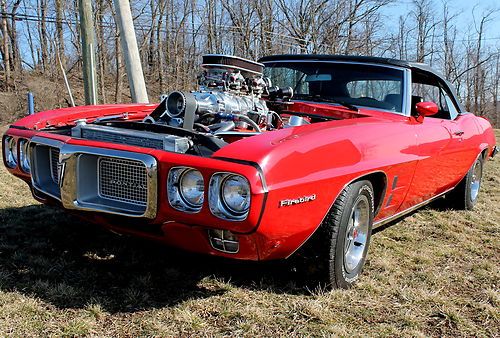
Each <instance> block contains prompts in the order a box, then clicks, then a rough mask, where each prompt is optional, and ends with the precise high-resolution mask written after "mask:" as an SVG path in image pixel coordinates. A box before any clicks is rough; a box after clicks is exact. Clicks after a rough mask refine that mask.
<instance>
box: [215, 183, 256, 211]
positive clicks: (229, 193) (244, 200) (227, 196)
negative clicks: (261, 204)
mask: <svg viewBox="0 0 500 338" xmlns="http://www.w3.org/2000/svg"><path fill="white" fill-rule="evenodd" d="M221 190H222V201H223V202H224V204H225V206H226V207H227V208H228V209H229V211H232V212H234V213H235V214H242V213H245V212H247V211H248V209H249V208H250V185H249V184H248V181H247V180H246V178H244V177H242V176H239V175H230V176H228V177H227V178H226V179H225V180H224V182H223V183H222V187H221Z"/></svg>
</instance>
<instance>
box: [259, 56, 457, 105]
mask: <svg viewBox="0 0 500 338" xmlns="http://www.w3.org/2000/svg"><path fill="white" fill-rule="evenodd" d="M274 61H343V62H359V63H372V64H380V65H388V66H396V67H402V68H408V69H412V70H417V71H419V72H421V73H424V74H425V73H427V74H432V75H434V76H436V77H437V78H439V79H440V80H441V81H442V82H444V83H445V84H446V85H447V86H448V87H449V88H450V90H451V92H452V94H453V96H454V97H455V101H456V103H457V104H458V106H459V107H460V110H461V111H464V108H463V106H462V105H461V104H460V102H459V100H458V97H457V94H456V90H455V87H454V86H453V85H452V84H451V83H450V82H449V81H448V80H447V79H446V78H445V77H444V76H443V75H442V74H440V73H439V72H437V71H435V70H434V69H432V68H431V67H429V66H428V65H426V64H425V63H420V62H411V61H405V60H398V59H391V58H381V57H375V56H360V55H330V54H281V55H269V56H264V57H262V58H260V59H259V62H260V63H264V64H266V63H272V62H274Z"/></svg>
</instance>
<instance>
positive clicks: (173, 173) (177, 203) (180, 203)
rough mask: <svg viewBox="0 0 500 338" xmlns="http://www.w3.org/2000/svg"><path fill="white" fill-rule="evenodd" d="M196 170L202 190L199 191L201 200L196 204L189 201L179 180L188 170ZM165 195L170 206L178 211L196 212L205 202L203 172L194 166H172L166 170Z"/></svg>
mask: <svg viewBox="0 0 500 338" xmlns="http://www.w3.org/2000/svg"><path fill="white" fill-rule="evenodd" d="M193 171H194V172H197V173H198V174H199V177H200V178H201V180H202V182H203V191H202V193H201V201H200V202H199V203H198V204H196V203H192V202H191V201H189V199H188V198H186V196H185V195H184V193H183V192H182V189H181V181H182V179H183V178H184V177H185V175H186V174H187V173H189V172H193ZM167 197H168V202H169V204H170V206H171V207H172V208H174V209H175V210H178V211H184V212H188V213H198V212H200V211H201V209H202V207H203V203H204V202H205V178H204V177H203V174H202V173H201V172H200V171H199V170H198V169H196V168H192V167H185V166H182V167H172V168H170V170H169V172H168V178H167Z"/></svg>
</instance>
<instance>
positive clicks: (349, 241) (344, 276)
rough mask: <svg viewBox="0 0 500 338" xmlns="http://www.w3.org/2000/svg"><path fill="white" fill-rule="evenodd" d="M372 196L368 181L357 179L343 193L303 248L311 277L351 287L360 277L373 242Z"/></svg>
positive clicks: (325, 282) (328, 285)
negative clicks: (371, 240)
mask: <svg viewBox="0 0 500 338" xmlns="http://www.w3.org/2000/svg"><path fill="white" fill-rule="evenodd" d="M373 200H374V199H373V187H372V184H371V183H370V182H369V181H358V182H354V183H352V184H350V185H349V186H348V187H346V188H345V189H344V190H343V191H342V192H341V193H340V195H339V197H338V198H337V200H336V201H335V203H334V205H333V206H332V208H331V209H330V211H329V213H328V215H327V216H326V217H325V219H324V221H323V223H322V224H321V226H320V227H319V229H318V230H317V231H316V233H315V234H314V235H313V237H312V238H311V239H310V240H309V241H308V242H307V243H306V245H305V246H304V248H303V252H302V255H304V257H303V258H301V259H302V261H303V263H305V264H304V265H305V266H304V268H305V269H306V271H305V273H306V274H307V277H306V278H308V280H309V281H313V282H314V283H316V284H317V283H318V282H319V283H320V284H321V285H324V286H327V287H331V288H348V287H350V286H352V285H353V284H354V283H355V282H356V281H357V280H358V278H359V276H360V274H361V271H362V269H363V266H364V264H365V260H366V254H367V252H368V246H369V244H370V238H371V232H372V224H373V209H374V208H373V204H374V201H373Z"/></svg>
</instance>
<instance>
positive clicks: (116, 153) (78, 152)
mask: <svg viewBox="0 0 500 338" xmlns="http://www.w3.org/2000/svg"><path fill="white" fill-rule="evenodd" d="M84 155H90V156H96V157H98V158H99V157H100V156H102V157H112V158H117V159H125V160H135V161H139V162H142V163H143V164H144V166H145V169H146V173H147V180H148V181H147V186H148V193H147V194H148V198H147V204H146V205H145V206H144V207H145V209H144V211H143V212H142V211H137V210H132V209H129V208H125V207H119V206H110V205H103V204H100V203H93V202H90V201H84V200H83V199H84V196H82V195H81V192H80V191H78V190H79V189H78V186H79V183H80V182H78V179H79V177H80V174H79V170H81V169H80V165H79V163H80V158H81V157H82V156H84ZM60 161H61V164H62V165H63V168H64V169H63V171H62V172H63V174H62V175H61V178H60V182H59V184H60V186H61V200H62V203H63V206H64V207H65V208H66V209H74V210H86V211H97V212H104V213H108V214H114V215H121V216H128V217H145V218H155V217H156V213H157V209H158V206H157V198H158V196H157V190H158V189H157V185H158V183H157V182H158V164H157V161H156V159H155V158H154V157H152V156H151V155H146V154H141V153H133V152H127V151H121V150H113V149H103V148H92V147H86V146H75V145H69V144H65V145H64V146H63V147H62V148H61V153H60ZM96 170H97V168H96ZM96 176H97V174H96ZM96 194H97V188H96ZM112 201H115V200H112ZM115 202H116V201H115ZM123 204H129V205H136V204H134V203H127V202H123ZM136 206H138V205H136ZM141 206H142V205H141Z"/></svg>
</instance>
